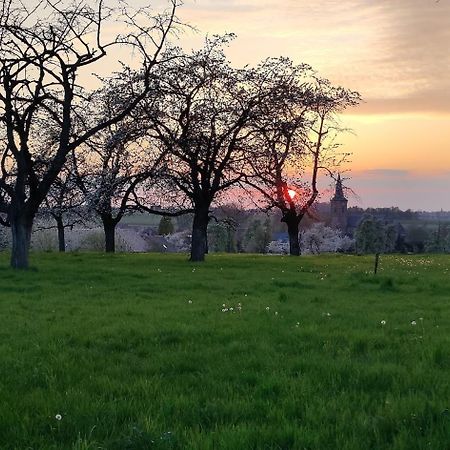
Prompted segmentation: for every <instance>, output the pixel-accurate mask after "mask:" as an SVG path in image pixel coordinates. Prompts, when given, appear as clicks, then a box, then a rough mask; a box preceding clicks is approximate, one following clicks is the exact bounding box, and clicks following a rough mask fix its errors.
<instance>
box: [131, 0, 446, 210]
mask: <svg viewBox="0 0 450 450" xmlns="http://www.w3.org/2000/svg"><path fill="white" fill-rule="evenodd" d="M139 1H141V0H139ZM158 1H161V0H158ZM179 16H180V18H181V20H184V21H185V22H188V23H189V24H192V25H195V26H196V27H197V29H198V30H199V32H190V31H186V32H185V33H183V34H182V35H181V38H180V44H181V46H182V47H183V48H185V49H186V50H189V49H191V48H193V47H198V46H200V45H201V44H202V40H203V38H204V35H205V34H206V33H207V34H209V35H212V34H221V33H224V32H234V33H236V34H237V39H236V40H235V41H234V42H233V43H232V44H231V46H230V48H229V50H228V57H229V59H230V61H231V62H232V63H233V64H234V65H236V66H243V65H245V64H249V65H254V64H257V63H258V62H259V61H261V60H262V59H264V58H266V57H268V56H280V55H281V56H288V57H290V58H291V59H293V60H294V62H296V63H301V62H304V63H308V64H310V65H311V66H312V67H313V68H314V69H316V70H317V71H318V72H319V73H320V75H322V76H325V77H327V78H329V79H330V80H331V82H332V83H334V84H338V85H342V86H344V87H346V88H349V89H353V90H357V91H359V92H360V93H361V95H362V97H363V99H364V103H363V104H361V105H360V106H359V107H356V108H353V109H352V110H351V111H348V112H347V113H346V114H345V115H343V116H342V118H341V119H342V126H343V127H347V128H350V129H352V130H353V133H346V134H343V135H341V136H340V138H339V141H340V143H341V144H342V150H343V151H345V152H351V153H352V158H351V162H350V163H349V164H348V165H347V166H346V167H345V168H344V170H345V169H347V170H349V172H347V175H348V176H349V177H350V179H349V180H347V181H346V183H347V185H348V186H349V187H350V188H351V189H353V190H354V191H355V192H356V193H357V194H358V196H359V198H360V200H357V199H352V198H350V199H349V201H350V204H357V205H359V206H362V207H368V206H399V207H400V208H403V209H406V208H411V209H416V210H417V209H427V210H438V209H440V208H444V209H447V210H450V195H449V192H450V52H449V51H448V48H449V46H450V26H449V17H450V1H440V2H436V1H431V0H396V1H395V2H393V1H392V0H377V1H373V2H369V1H361V0H340V1H339V2H338V1H336V0H322V1H320V2H312V1H310V0H283V1H281V2H280V1H279V0H185V2H184V6H183V7H182V8H181V9H180V11H179ZM325 187H326V186H322V189H323V188H325Z"/></svg>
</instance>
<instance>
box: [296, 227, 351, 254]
mask: <svg viewBox="0 0 450 450" xmlns="http://www.w3.org/2000/svg"><path fill="white" fill-rule="evenodd" d="M301 246H302V252H303V253H312V254H318V253H335V252H348V251H350V250H351V249H352V247H353V246H354V241H353V239H351V238H349V237H348V236H345V235H342V233H341V232H339V231H338V230H336V229H334V228H330V227H326V226H325V225H324V224H323V223H315V224H314V225H313V226H312V227H311V228H309V229H307V230H306V231H305V232H304V233H302V238H301Z"/></svg>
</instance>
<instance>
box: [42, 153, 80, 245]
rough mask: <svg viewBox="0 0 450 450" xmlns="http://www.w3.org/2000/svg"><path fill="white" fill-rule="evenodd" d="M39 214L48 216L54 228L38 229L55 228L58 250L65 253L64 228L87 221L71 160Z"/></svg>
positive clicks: (46, 227)
mask: <svg viewBox="0 0 450 450" xmlns="http://www.w3.org/2000/svg"><path fill="white" fill-rule="evenodd" d="M40 213H41V215H43V216H44V217H46V216H50V217H51V218H52V219H53V220H54V221H55V223H56V225H55V226H40V227H39V229H41V230H42V229H50V228H55V227H56V229H57V232H58V249H59V251H60V252H65V251H66V237H65V230H66V228H73V227H74V226H75V225H79V224H84V223H85V222H86V221H87V220H88V211H87V210H86V207H85V203H84V198H83V195H82V192H81V190H80V189H79V187H78V185H77V179H76V177H75V172H74V164H73V158H71V157H69V158H68V160H67V161H66V164H65V165H64V166H63V168H62V169H61V171H60V172H59V174H58V176H57V177H56V179H55V181H54V182H53V184H52V185H51V187H50V189H49V191H48V193H47V197H46V198H45V200H44V203H43V207H42V208H40Z"/></svg>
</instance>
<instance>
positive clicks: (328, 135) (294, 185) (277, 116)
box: [245, 58, 359, 255]
mask: <svg viewBox="0 0 450 450" xmlns="http://www.w3.org/2000/svg"><path fill="white" fill-rule="evenodd" d="M259 71H260V72H261V73H262V76H264V79H265V80H266V81H265V83H266V85H267V88H266V89H268V90H269V92H271V95H270V101H266V102H264V103H261V104H260V105H259V106H260V108H262V109H261V113H260V114H259V115H258V116H257V120H256V121H255V124H254V127H255V134H254V135H253V144H254V147H255V148H254V151H253V152H252V153H250V156H251V158H250V160H249V164H250V166H251V171H250V172H249V173H248V174H247V175H246V177H245V184H247V185H248V186H250V187H251V188H252V191H256V193H258V194H259V196H256V197H257V198H258V201H257V203H259V204H260V205H262V207H263V208H264V209H267V210H268V209H272V208H278V209H279V210H280V211H281V215H282V217H281V221H282V222H284V223H286V225H287V229H288V234H289V246H290V254H291V255H299V254H300V242H299V225H300V222H301V221H302V219H303V217H304V216H305V215H306V214H310V211H311V207H312V205H313V204H314V202H315V201H316V200H317V197H318V194H319V190H318V185H317V183H318V175H319V173H320V171H325V172H326V173H328V174H329V175H332V176H333V173H334V172H335V171H336V169H337V168H338V167H339V166H340V165H341V164H342V163H343V162H344V161H345V159H346V157H347V156H348V155H347V154H345V153H339V152H338V147H339V145H338V144H336V142H335V138H336V136H337V134H338V133H339V132H340V131H342V128H341V127H340V126H339V124H338V122H337V120H336V119H337V118H336V115H337V114H338V113H339V112H341V111H342V110H344V109H345V108H347V107H349V106H353V105H356V104H357V103H358V102H359V94H358V93H356V92H353V91H349V90H346V89H344V88H341V87H334V86H332V85H331V84H330V83H329V81H328V80H323V79H319V78H317V77H315V76H314V74H313V73H312V72H311V69H310V68H309V67H308V66H305V65H300V66H295V65H293V64H292V62H291V61H290V60H288V59H285V58H279V59H270V60H267V61H266V62H265V63H263V64H262V65H261V66H260V67H259ZM252 196H253V198H255V196H254V192H253V193H252Z"/></svg>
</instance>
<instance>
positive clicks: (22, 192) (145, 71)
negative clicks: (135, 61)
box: [0, 0, 177, 268]
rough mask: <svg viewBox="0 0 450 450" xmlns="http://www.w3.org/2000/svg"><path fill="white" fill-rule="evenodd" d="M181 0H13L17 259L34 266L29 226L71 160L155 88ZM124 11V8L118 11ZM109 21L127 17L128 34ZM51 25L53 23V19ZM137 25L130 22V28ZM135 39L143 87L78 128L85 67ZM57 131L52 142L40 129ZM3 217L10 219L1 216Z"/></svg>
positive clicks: (9, 109)
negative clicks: (144, 3) (148, 0)
mask: <svg viewBox="0 0 450 450" xmlns="http://www.w3.org/2000/svg"><path fill="white" fill-rule="evenodd" d="M176 7H177V4H176V0H172V1H171V2H170V9H169V10H168V11H166V12H164V13H162V14H160V15H152V14H151V13H150V12H149V11H148V10H146V9H142V10H139V11H138V12H136V13H132V12H130V11H127V10H126V9H125V8H121V9H120V11H117V10H114V9H111V8H106V7H105V6H104V4H103V2H102V1H101V0H100V1H99V2H98V3H97V9H94V8H92V7H90V6H89V5H88V4H87V3H85V2H83V1H78V2H72V3H70V4H69V5H68V6H64V3H63V2H59V1H51V0H43V1H41V2H38V3H37V7H36V8H35V9H34V10H27V9H26V7H25V6H24V2H21V1H17V6H16V3H15V1H14V0H10V1H9V2H7V4H6V5H5V3H4V5H3V9H2V12H1V16H0V122H1V124H2V130H1V131H0V133H1V135H0V138H1V142H2V145H1V148H0V170H1V172H0V213H4V214H6V220H5V221H6V222H7V223H8V224H9V225H10V226H11V230H12V254H11V266H12V267H14V268H27V267H28V252H29V243H30V236H31V230H32V226H33V221H34V218H35V215H36V213H37V211H38V208H39V206H40V205H41V204H42V202H43V201H44V199H45V197H46V195H47V193H48V191H49V189H50V187H51V185H52V184H53V183H54V181H55V180H56V178H57V176H58V174H59V172H60V171H61V169H62V167H63V166H64V164H65V162H66V158H67V155H69V154H70V153H71V152H73V151H75V150H76V149H77V148H78V147H79V146H80V145H82V144H84V143H85V142H86V141H88V140H89V139H90V138H92V137H93V136H94V135H95V134H96V133H98V132H99V131H101V130H103V129H105V128H107V127H109V126H111V125H113V124H115V123H117V122H119V121H120V120H122V119H123V118H124V117H126V116H127V115H128V114H129V113H130V112H131V111H132V110H133V108H134V107H135V106H136V105H137V104H138V102H139V101H140V100H141V99H142V98H143V97H144V96H145V95H146V94H147V91H148V90H149V84H150V83H149V80H150V74H151V73H152V70H153V68H154V67H155V66H157V65H158V62H159V56H160V53H161V52H162V50H163V48H164V46H165V43H166V40H167V37H168V35H169V33H170V31H171V29H172V28H173V27H174V26H175V24H176V19H175V10H176ZM119 13H120V14H119ZM107 20H117V21H122V22H123V23H126V26H125V25H124V29H127V30H128V31H127V34H126V35H122V36H118V37H117V38H115V39H113V40H112V41H109V42H104V41H103V33H102V27H103V25H104V23H105V21H107ZM49 24H50V25H49ZM130 28H131V29H130ZM119 43H121V44H127V45H131V46H133V48H134V50H135V51H136V54H137V55H139V56H140V57H141V62H142V64H141V71H140V73H141V78H142V90H141V91H139V92H136V93H135V95H134V96H133V98H132V99H130V102H129V103H128V104H126V105H124V108H123V109H121V110H118V111H116V112H115V114H114V115H113V116H112V117H110V118H108V119H107V120H105V121H101V122H99V123H96V124H94V125H93V126H92V127H90V128H88V129H85V128H84V127H81V128H77V120H76V118H77V117H79V116H82V111H81V110H80V104H83V103H85V101H86V100H88V97H87V95H86V93H85V92H84V91H83V89H82V88H81V87H80V86H79V85H78V84H77V83H78V80H79V75H80V73H82V72H83V70H84V69H85V70H87V69H90V70H91V71H92V70H93V66H94V65H95V63H97V62H99V61H100V60H101V59H102V58H103V57H104V56H105V55H106V54H107V52H108V51H109V50H110V49H111V47H112V46H113V45H116V44H119ZM45 122H47V123H51V124H52V128H54V129H55V130H56V133H55V136H54V139H53V142H54V143H55V145H52V146H50V148H47V147H46V143H45V142H43V141H42V140H40V139H39V132H40V130H39V128H40V127H41V126H42V124H43V123H45ZM2 220H4V219H2Z"/></svg>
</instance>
